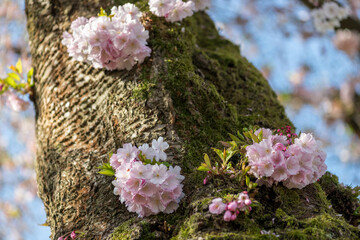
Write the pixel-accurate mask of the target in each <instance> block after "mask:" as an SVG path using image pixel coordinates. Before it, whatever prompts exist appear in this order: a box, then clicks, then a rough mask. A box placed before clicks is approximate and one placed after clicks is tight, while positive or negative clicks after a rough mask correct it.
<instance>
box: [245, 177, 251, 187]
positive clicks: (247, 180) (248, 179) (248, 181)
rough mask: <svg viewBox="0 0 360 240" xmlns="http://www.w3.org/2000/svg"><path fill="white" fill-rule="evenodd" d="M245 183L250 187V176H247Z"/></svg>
mask: <svg viewBox="0 0 360 240" xmlns="http://www.w3.org/2000/svg"><path fill="white" fill-rule="evenodd" d="M245 183H246V186H249V183H250V178H249V176H246V180H245Z"/></svg>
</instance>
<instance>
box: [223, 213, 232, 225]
mask: <svg viewBox="0 0 360 240" xmlns="http://www.w3.org/2000/svg"><path fill="white" fill-rule="evenodd" d="M231 216H232V214H231V212H230V211H229V210H228V211H226V212H225V214H224V221H225V222H230V221H231Z"/></svg>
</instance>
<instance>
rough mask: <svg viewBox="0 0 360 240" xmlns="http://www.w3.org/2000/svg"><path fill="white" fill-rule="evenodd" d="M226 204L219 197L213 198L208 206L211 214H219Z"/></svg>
mask: <svg viewBox="0 0 360 240" xmlns="http://www.w3.org/2000/svg"><path fill="white" fill-rule="evenodd" d="M225 208H226V204H225V203H223V202H222V199H221V198H215V199H214V200H212V203H211V204H210V206H209V211H210V212H211V213H212V214H221V213H223V212H224V211H225Z"/></svg>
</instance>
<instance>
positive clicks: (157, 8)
mask: <svg viewBox="0 0 360 240" xmlns="http://www.w3.org/2000/svg"><path fill="white" fill-rule="evenodd" d="M149 6H150V11H151V12H152V13H153V14H155V15H156V16H158V17H165V19H166V21H168V22H177V21H181V20H182V19H184V18H186V17H190V16H192V15H193V13H194V12H197V11H202V10H205V9H206V8H208V7H210V0H190V1H187V2H183V1H182V0H149Z"/></svg>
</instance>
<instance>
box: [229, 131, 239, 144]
mask: <svg viewBox="0 0 360 240" xmlns="http://www.w3.org/2000/svg"><path fill="white" fill-rule="evenodd" d="M229 136H230V138H231V139H232V140H233V141H235V142H241V140H240V139H239V138H238V137H236V136H234V135H232V134H231V133H229Z"/></svg>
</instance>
